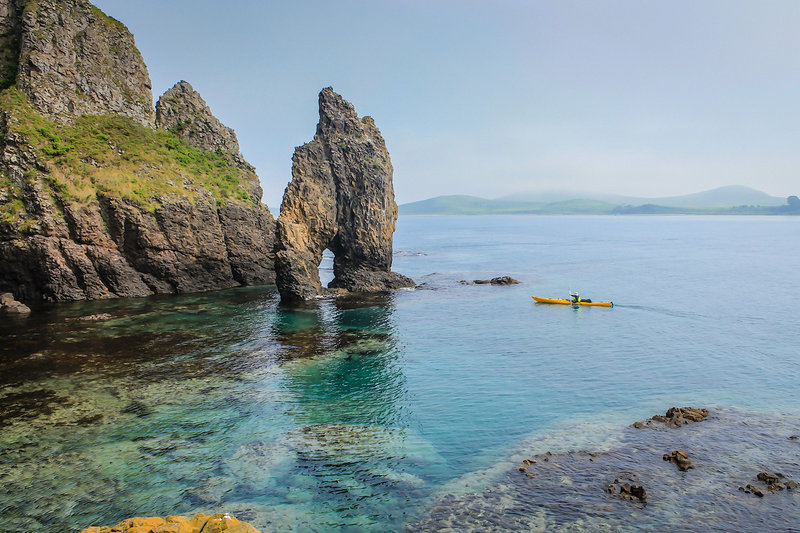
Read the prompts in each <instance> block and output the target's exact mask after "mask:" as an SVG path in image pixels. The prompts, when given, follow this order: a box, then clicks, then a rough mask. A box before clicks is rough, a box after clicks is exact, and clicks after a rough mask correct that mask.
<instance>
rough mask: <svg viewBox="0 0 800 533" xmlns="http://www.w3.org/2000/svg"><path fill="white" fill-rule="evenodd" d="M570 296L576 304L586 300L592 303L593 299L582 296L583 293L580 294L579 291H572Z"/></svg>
mask: <svg viewBox="0 0 800 533" xmlns="http://www.w3.org/2000/svg"><path fill="white" fill-rule="evenodd" d="M569 297H570V299H571V300H572V303H573V304H575V305H577V304H580V303H581V302H585V303H587V304H590V303H592V301H591V300H590V299H589V298H581V295H580V294H578V293H577V292H570V293H569Z"/></svg>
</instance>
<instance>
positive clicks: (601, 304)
mask: <svg viewBox="0 0 800 533" xmlns="http://www.w3.org/2000/svg"><path fill="white" fill-rule="evenodd" d="M531 298H533V299H534V300H536V303H539V304H561V305H589V306H591V305H593V306H596V307H614V302H593V301H591V300H577V301H572V300H566V299H564V298H540V297H538V296H531Z"/></svg>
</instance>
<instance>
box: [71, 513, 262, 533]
mask: <svg viewBox="0 0 800 533" xmlns="http://www.w3.org/2000/svg"><path fill="white" fill-rule="evenodd" d="M146 531H147V532H154V533H155V532H159V533H222V532H223V531H227V532H228V533H259V531H258V530H257V529H256V528H254V527H253V526H251V525H250V524H248V523H247V522H242V521H240V520H237V519H236V518H234V517H233V516H231V515H229V514H227V513H217V514H215V515H212V516H207V515H205V514H203V513H200V514H198V515H197V516H195V517H193V518H187V517H185V516H168V517H166V518H160V517H157V516H151V517H146V518H145V517H136V518H129V519H127V520H123V521H122V522H120V523H119V524H117V525H115V526H100V527H97V526H94V527H88V528H86V529H83V530H81V533H143V532H146Z"/></svg>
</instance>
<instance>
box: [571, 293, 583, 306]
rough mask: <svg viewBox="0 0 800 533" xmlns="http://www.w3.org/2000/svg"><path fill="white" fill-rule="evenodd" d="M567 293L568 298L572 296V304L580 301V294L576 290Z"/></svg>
mask: <svg viewBox="0 0 800 533" xmlns="http://www.w3.org/2000/svg"><path fill="white" fill-rule="evenodd" d="M569 295H570V298H572V303H574V304H577V303H580V301H581V295H580V294H578V293H577V292H571V293H569Z"/></svg>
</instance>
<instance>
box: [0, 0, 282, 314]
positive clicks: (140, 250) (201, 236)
mask: <svg viewBox="0 0 800 533" xmlns="http://www.w3.org/2000/svg"><path fill="white" fill-rule="evenodd" d="M0 29H2V30H3V34H2V37H0V39H2V43H0V44H3V50H2V56H0V79H2V83H3V85H2V86H0V89H4V90H3V91H2V93H0V291H8V292H11V293H13V294H14V296H15V298H17V299H20V300H26V301H41V300H44V301H61V300H84V299H97V298H114V297H134V296H146V295H150V294H156V293H184V292H195V291H203V290H210V289H219V288H226V287H233V286H238V285H247V284H268V283H273V282H274V269H273V251H272V249H273V240H274V231H275V221H274V219H273V217H272V215H271V214H270V212H269V210H268V209H267V207H266V206H265V205H263V204H262V203H261V201H260V200H261V194H262V191H261V188H260V185H259V182H258V177H257V176H256V174H255V172H254V169H253V167H252V166H251V165H249V164H248V163H247V162H246V161H245V160H244V159H243V158H242V156H241V154H240V153H239V147H238V141H237V139H236V135H235V133H234V132H233V130H231V129H230V128H227V127H225V126H223V125H222V124H221V123H220V122H219V121H218V120H217V119H216V118H215V117H214V116H213V114H212V113H211V112H210V110H209V109H208V107H207V106H206V104H205V102H204V101H203V100H202V98H201V97H200V96H199V94H198V93H197V92H195V91H194V90H193V89H192V87H191V86H190V85H189V84H188V83H185V82H181V83H178V84H177V85H176V86H175V87H173V88H172V89H170V90H169V91H168V92H167V93H166V94H165V95H164V96H163V97H162V98H161V99H160V100H159V106H158V111H159V112H158V114H157V116H156V112H155V109H154V108H153V104H152V93H151V85H150V79H149V76H148V74H147V69H146V67H145V64H144V62H143V60H142V57H141V54H140V53H139V51H138V50H137V49H136V46H135V44H134V40H133V36H132V35H131V34H130V32H129V31H128V30H127V28H126V27H125V26H124V25H123V24H122V23H120V22H118V21H116V20H115V19H113V18H111V17H108V16H107V15H105V14H103V13H102V12H101V11H100V10H99V9H97V8H96V7H95V6H93V5H92V4H91V3H89V2H88V1H87V0H28V1H25V0H0ZM156 126H157V129H156Z"/></svg>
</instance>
